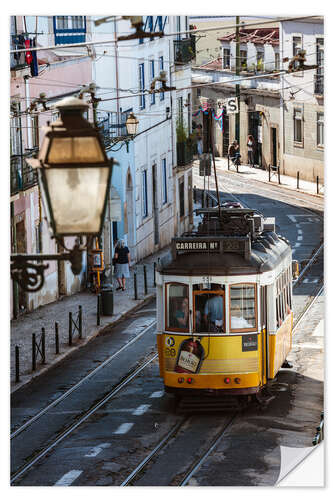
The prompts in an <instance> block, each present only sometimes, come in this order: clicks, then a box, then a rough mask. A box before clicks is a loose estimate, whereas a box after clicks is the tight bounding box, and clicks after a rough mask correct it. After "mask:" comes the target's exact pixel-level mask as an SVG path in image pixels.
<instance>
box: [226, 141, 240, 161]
mask: <svg viewBox="0 0 333 500" xmlns="http://www.w3.org/2000/svg"><path fill="white" fill-rule="evenodd" d="M228 155H229V158H230V160H231V161H232V162H233V163H234V164H235V161H236V159H238V160H239V163H240V152H239V145H238V142H237V141H233V142H231V143H230V144H229V148H228Z"/></svg>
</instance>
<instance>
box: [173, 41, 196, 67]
mask: <svg viewBox="0 0 333 500" xmlns="http://www.w3.org/2000/svg"><path fill="white" fill-rule="evenodd" d="M173 46H174V58H175V64H176V65H178V64H187V63H189V62H190V61H192V59H194V58H195V39H194V37H190V38H185V39H184V40H174V42H173Z"/></svg>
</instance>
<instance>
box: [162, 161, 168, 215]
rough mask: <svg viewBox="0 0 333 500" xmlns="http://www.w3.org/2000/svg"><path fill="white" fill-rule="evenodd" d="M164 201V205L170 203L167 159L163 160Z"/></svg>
mask: <svg viewBox="0 0 333 500" xmlns="http://www.w3.org/2000/svg"><path fill="white" fill-rule="evenodd" d="M162 199H163V205H164V204H165V203H167V201H168V176H167V163H166V158H163V159H162Z"/></svg>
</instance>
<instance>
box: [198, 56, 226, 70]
mask: <svg viewBox="0 0 333 500" xmlns="http://www.w3.org/2000/svg"><path fill="white" fill-rule="evenodd" d="M200 68H202V69H222V57H218V58H217V59H214V60H213V61H209V62H208V63H206V64H202V65H201V66H200Z"/></svg>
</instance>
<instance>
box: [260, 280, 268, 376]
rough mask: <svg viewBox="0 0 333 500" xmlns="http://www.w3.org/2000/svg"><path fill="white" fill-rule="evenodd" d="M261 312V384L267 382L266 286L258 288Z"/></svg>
mask: <svg viewBox="0 0 333 500" xmlns="http://www.w3.org/2000/svg"><path fill="white" fill-rule="evenodd" d="M260 305H261V307H260V310H261V332H262V333H261V342H262V343H261V379H262V383H263V384H265V383H267V380H268V359H267V357H268V344H267V342H268V335H267V286H262V287H260Z"/></svg>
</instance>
